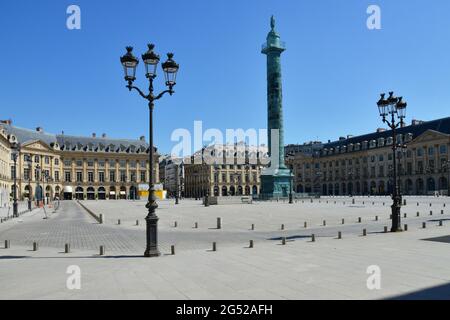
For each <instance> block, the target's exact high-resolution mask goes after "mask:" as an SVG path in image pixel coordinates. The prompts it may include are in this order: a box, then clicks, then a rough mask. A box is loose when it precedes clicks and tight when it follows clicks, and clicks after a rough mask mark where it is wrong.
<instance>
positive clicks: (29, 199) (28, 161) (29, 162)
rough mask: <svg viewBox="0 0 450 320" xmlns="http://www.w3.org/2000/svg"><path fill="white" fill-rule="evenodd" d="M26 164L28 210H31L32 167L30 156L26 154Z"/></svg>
mask: <svg viewBox="0 0 450 320" xmlns="http://www.w3.org/2000/svg"><path fill="white" fill-rule="evenodd" d="M27 164H28V211H31V169H32V162H31V156H28V160H27Z"/></svg>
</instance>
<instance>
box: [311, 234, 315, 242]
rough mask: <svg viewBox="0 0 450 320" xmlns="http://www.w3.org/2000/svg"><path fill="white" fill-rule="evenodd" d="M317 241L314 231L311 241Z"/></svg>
mask: <svg viewBox="0 0 450 320" xmlns="http://www.w3.org/2000/svg"><path fill="white" fill-rule="evenodd" d="M315 241H316V235H315V234H314V233H313V234H312V235H311V242H315Z"/></svg>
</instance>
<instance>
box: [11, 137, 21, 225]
mask: <svg viewBox="0 0 450 320" xmlns="http://www.w3.org/2000/svg"><path fill="white" fill-rule="evenodd" d="M11 149H12V156H13V161H14V172H13V173H14V176H13V179H14V190H13V217H15V218H17V217H18V216H19V208H18V207H19V205H18V203H17V158H18V157H19V153H20V144H19V143H18V142H14V143H13V144H12V145H11Z"/></svg>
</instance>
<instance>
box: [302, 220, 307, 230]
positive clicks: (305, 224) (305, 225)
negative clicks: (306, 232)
mask: <svg viewBox="0 0 450 320" xmlns="http://www.w3.org/2000/svg"><path fill="white" fill-rule="evenodd" d="M303 226H304V227H305V229H306V228H308V223H307V222H306V221H305V223H304V224H303Z"/></svg>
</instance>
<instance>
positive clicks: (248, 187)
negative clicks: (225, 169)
mask: <svg viewBox="0 0 450 320" xmlns="http://www.w3.org/2000/svg"><path fill="white" fill-rule="evenodd" d="M245 195H246V196H249V195H250V186H245Z"/></svg>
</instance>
